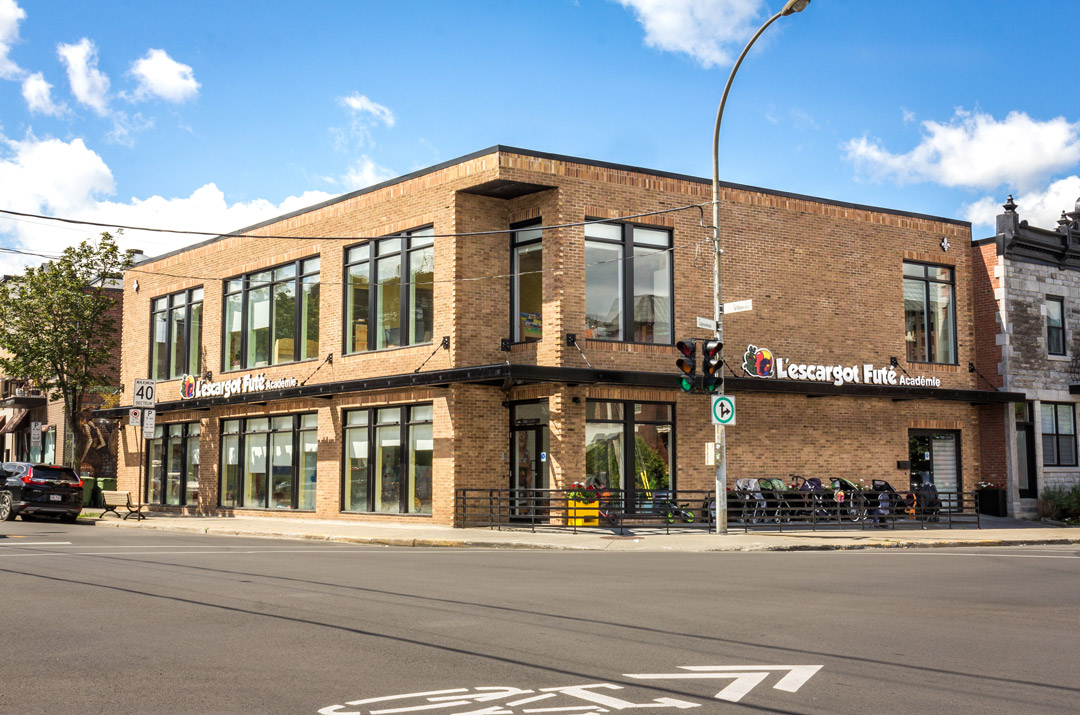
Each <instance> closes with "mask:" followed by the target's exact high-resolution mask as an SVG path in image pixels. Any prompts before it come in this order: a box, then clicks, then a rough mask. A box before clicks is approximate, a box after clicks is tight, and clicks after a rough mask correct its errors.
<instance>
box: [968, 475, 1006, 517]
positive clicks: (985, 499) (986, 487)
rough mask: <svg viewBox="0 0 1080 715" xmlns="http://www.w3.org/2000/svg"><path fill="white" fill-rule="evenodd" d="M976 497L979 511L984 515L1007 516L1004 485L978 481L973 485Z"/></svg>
mask: <svg viewBox="0 0 1080 715" xmlns="http://www.w3.org/2000/svg"><path fill="white" fill-rule="evenodd" d="M975 494H976V499H977V500H978V504H979V513H980V514H985V515H986V516H1008V514H1009V511H1008V505H1007V504H1006V501H1005V485H1004V484H997V483H995V482H979V483H978V484H977V485H976V486H975Z"/></svg>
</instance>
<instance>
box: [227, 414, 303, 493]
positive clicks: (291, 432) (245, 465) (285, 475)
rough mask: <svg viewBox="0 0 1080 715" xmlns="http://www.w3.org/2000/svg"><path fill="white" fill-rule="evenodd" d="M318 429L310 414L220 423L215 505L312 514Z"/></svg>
mask: <svg viewBox="0 0 1080 715" xmlns="http://www.w3.org/2000/svg"><path fill="white" fill-rule="evenodd" d="M318 426H319V418H318V415H316V414H315V413H310V414H304V415H284V416H281V417H258V418H248V419H241V420H225V422H223V423H222V429H221V432H222V436H221V489H220V501H221V506H233V507H246V508H249V509H301V510H314V509H315V485H316V460H317V457H318V435H317V432H318Z"/></svg>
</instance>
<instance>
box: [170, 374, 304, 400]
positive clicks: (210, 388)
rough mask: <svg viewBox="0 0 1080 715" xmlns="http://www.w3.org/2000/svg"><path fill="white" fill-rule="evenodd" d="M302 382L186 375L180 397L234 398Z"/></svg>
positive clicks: (246, 376) (182, 382)
mask: <svg viewBox="0 0 1080 715" xmlns="http://www.w3.org/2000/svg"><path fill="white" fill-rule="evenodd" d="M299 384H300V381H299V380H297V379H296V378H295V377H280V378H278V379H276V380H268V379H266V373H263V372H260V373H258V374H251V375H244V376H243V377H234V378H232V379H231V380H217V381H216V382H215V381H214V380H204V379H202V378H201V377H197V376H195V375H184V379H183V380H181V381H180V397H181V398H183V399H185V400H192V399H195V398H197V397H232V396H233V395H244V394H248V393H251V392H264V391H266V390H280V389H283V388H286V387H296V386H297V385H299Z"/></svg>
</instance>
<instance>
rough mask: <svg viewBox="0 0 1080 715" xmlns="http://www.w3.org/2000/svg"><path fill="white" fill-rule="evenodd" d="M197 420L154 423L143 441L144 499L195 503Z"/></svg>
mask: <svg viewBox="0 0 1080 715" xmlns="http://www.w3.org/2000/svg"><path fill="white" fill-rule="evenodd" d="M200 434H201V428H200V427H199V423H198V422H190V423H183V424H171V425H160V424H159V425H157V426H155V427H154V438H153V439H151V440H149V441H148V442H147V444H146V503H147V504H167V505H172V506H185V505H190V506H195V505H197V504H198V503H199V437H200Z"/></svg>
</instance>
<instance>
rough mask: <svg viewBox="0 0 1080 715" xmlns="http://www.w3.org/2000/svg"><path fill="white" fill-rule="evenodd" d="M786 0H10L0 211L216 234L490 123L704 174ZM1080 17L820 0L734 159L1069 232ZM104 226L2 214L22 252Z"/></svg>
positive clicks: (884, 198) (972, 1)
mask: <svg viewBox="0 0 1080 715" xmlns="http://www.w3.org/2000/svg"><path fill="white" fill-rule="evenodd" d="M782 6H783V0H531V1H526V0H503V1H496V0H487V1H479V0H453V1H452V2H447V1H446V0H438V1H431V2H428V1H421V0H396V1H395V2H369V1H367V0H353V1H349V2H347V1H345V0H323V1H322V2H316V3H305V4H300V3H295V2H280V1H277V0H260V1H259V2H254V1H250V2H249V1H247V0H230V1H229V2H221V1H220V0H214V1H213V2H203V1H202V0H189V1H187V2H184V3H165V2H141V3H133V2H130V1H129V0H127V1H123V2H121V1H119V0H95V2H93V3H88V2H82V1H79V2H75V1H70V0H0V209H6V210H10V211H17V212H21V213H28V214H40V215H45V216H51V217H60V218H68V219H81V220H88V221H98V222H102V223H105V224H108V225H110V226H114V225H133V226H152V227H158V228H170V229H187V230H199V231H210V232H217V233H221V232H227V231H233V230H236V229H238V228H242V227H244V226H248V225H251V224H253V223H257V222H259V221H262V220H265V219H268V218H272V217H274V216H278V215H280V214H283V213H287V212H290V211H294V210H296V209H299V208H303V207H305V206H308V205H311V204H315V203H318V202H320V201H323V200H326V199H328V198H330V197H333V196H336V195H339V194H341V193H345V192H348V191H353V190H356V189H360V188H363V187H365V186H370V185H372V184H375V183H379V182H381V181H385V180H387V179H391V178H393V177H396V176H400V175H403V174H406V173H409V172H412V171H416V170H418V169H422V168H424V167H428V166H432V165H435V164H438V163H440V162H443V161H448V160H451V159H454V158H456V157H459V156H463V155H465V154H469V153H471V152H474V151H477V150H480V149H484V148H487V147H490V146H493V145H495V144H503V145H509V146H516V147H522V148H526V149H531V150H534V151H541V152H550V153H555V154H563V155H568V156H577V157H583V158H587V159H593V160H601V161H607V162H614V163H618V164H626V165H631V166H640V167H646V168H650V169H655V170H662V171H669V172H676V173H682V174H690V175H694V176H700V177H706V178H707V177H709V176H711V172H712V154H711V150H712V132H713V126H714V122H715V120H716V111H717V106H718V104H719V101H720V96H721V93H722V91H723V87H724V83H725V82H726V80H727V77H728V74H729V72H730V71H731V67H732V64H733V62H734V59H735V58H737V57H738V55H739V53H740V52H741V50H742V48H743V47H744V45H745V44H746V42H747V41H748V40H749V38H750V37H751V36H752V35H753V33H754V32H755V31H756V30H757V28H758V27H760V26H761V24H762V23H763V22H764V21H765V20H766V19H768V17H770V16H771V14H772V13H775V12H777V11H778V10H780V8H781V7H782ZM1078 27H1080V3H1077V2H1076V0H1036V1H1035V2H1031V3H1023V4H1022V3H1015V2H1006V0H979V1H976V0H949V2H942V1H941V0H905V1H904V2H885V0H812V2H811V3H810V6H809V7H808V8H807V9H806V10H805V11H804V12H802V13H798V14H794V15H791V16H788V17H783V18H780V19H779V20H778V21H777V22H776V23H774V24H773V25H772V26H771V27H769V29H768V30H767V31H766V32H765V34H763V35H762V37H761V39H760V40H758V42H757V43H756V44H755V46H754V48H753V49H752V51H751V52H750V54H749V55H748V56H747V58H746V60H745V61H744V63H743V65H742V67H741V68H740V70H739V73H738V76H737V77H736V79H735V82H734V85H733V88H732V91H731V95H730V97H729V99H728V103H727V107H726V110H725V113H724V118H723V125H722V131H721V135H720V177H721V179H722V180H725V181H731V182H735V183H740V184H748V185H751V186H759V187H763V188H767V189H772V190H777V191H785V192H793V193H799V194H806V195H810V196H816V197H821V198H825V199H829V200H832V201H840V202H849V203H856V204H864V205H870V206H879V207H883V208H888V209H895V210H901V211H908V212H916V213H921V214H929V215H933V216H941V217H946V218H953V219H962V220H967V221H971V222H972V224H973V228H972V231H973V236H974V238H976V239H978V238H984V237H987V236H991V235H992V234H993V225H994V217H995V215H996V214H998V213H1000V211H1001V204H1002V203H1004V201H1005V199H1006V197H1007V196H1008V195H1009V194H1010V193H1011V194H1013V196H1014V197H1015V200H1016V203H1017V204H1019V207H1020V208H1019V212H1020V215H1021V218H1025V219H1028V220H1029V221H1030V222H1031V223H1032V224H1034V225H1038V226H1044V227H1047V228H1053V227H1055V221H1056V220H1057V218H1058V217H1059V216H1060V213H1061V211H1062V210H1072V208H1073V206H1074V203H1075V202H1076V200H1077V198H1078V197H1080V88H1078V84H1077V76H1078V72H1077V69H1078V63H1077V60H1076V58H1075V53H1074V51H1073V45H1074V44H1075V43H1070V40H1069V38H1070V36H1072V35H1074V34H1075V32H1076V29H1077V28H1078ZM100 230H102V229H100V228H94V227H89V226H78V225H72V224H59V223H56V222H50V221H43V220H39V219H26V218H14V217H11V216H5V215H2V214H0V274H5V273H15V272H18V271H20V270H22V268H23V267H24V266H25V265H28V264H34V263H38V262H40V261H41V260H42V256H43V255H44V256H50V255H55V254H56V252H58V251H60V250H62V249H63V248H64V247H65V246H67V245H72V244H74V243H78V242H79V241H81V240H83V239H86V238H88V237H91V236H94V235H96V233H97V232H99V231H100ZM199 240H204V237H199V236H184V235H181V236H177V235H170V234H162V233H143V232H137V231H128V232H126V233H125V235H124V236H123V237H122V239H121V245H122V246H124V247H132V248H140V249H142V250H144V251H145V252H146V253H147V254H148V255H151V256H152V255H157V254H160V253H164V252H166V251H170V250H174V249H176V248H179V247H181V246H183V245H187V244H189V243H193V242H196V241H199ZM20 251H21V253H19V252H20Z"/></svg>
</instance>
